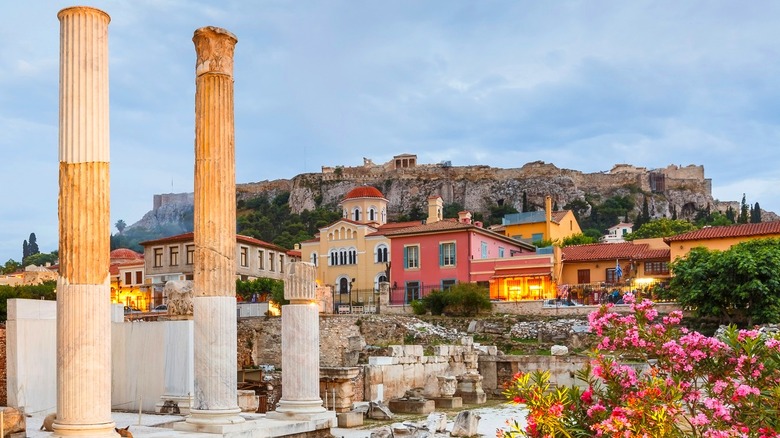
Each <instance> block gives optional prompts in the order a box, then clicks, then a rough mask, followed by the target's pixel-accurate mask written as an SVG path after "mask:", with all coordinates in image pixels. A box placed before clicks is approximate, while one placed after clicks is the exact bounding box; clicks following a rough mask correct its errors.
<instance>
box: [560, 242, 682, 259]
mask: <svg viewBox="0 0 780 438" xmlns="http://www.w3.org/2000/svg"><path fill="white" fill-rule="evenodd" d="M562 254H563V260H564V261H567V262H588V261H598V260H619V259H624V260H625V259H632V260H650V259H664V258H665V259H668V258H669V257H670V250H669V249H651V248H650V245H648V244H646V243H640V244H633V243H631V242H621V243H593V244H590V245H573V246H567V247H564V248H563V249H562Z"/></svg>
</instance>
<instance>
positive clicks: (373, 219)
mask: <svg viewBox="0 0 780 438" xmlns="http://www.w3.org/2000/svg"><path fill="white" fill-rule="evenodd" d="M387 202H388V201H387V199H385V197H384V196H383V195H382V192H380V191H379V190H377V189H376V188H374V187H369V186H361V187H357V188H355V189H353V190H352V191H350V192H349V193H347V195H346V196H345V197H344V199H343V200H342V201H341V204H340V205H341V208H342V212H343V214H342V216H343V217H342V219H339V220H338V221H336V222H334V223H332V224H330V225H328V226H325V227H323V228H320V232H319V235H317V237H315V238H314V239H311V240H308V241H305V242H301V244H300V245H301V248H300V251H301V260H303V261H308V262H311V263H313V264H314V265H315V266H316V267H317V282H318V284H320V285H330V286H333V288H334V293H335V294H337V295H338V296H339V297H338V298H337V299H336V301H339V302H344V301H347V299H345V298H346V297H350V298H348V299H349V300H350V301H362V302H369V301H372V300H373V299H374V298H375V297H374V295H373V293H374V291H377V290H378V288H379V282H380V281H387V280H388V271H389V268H390V240H389V239H388V238H387V237H385V233H386V232H388V231H390V230H396V229H398V228H403V227H408V226H410V225H419V224H420V223H421V222H420V221H415V222H403V223H387Z"/></svg>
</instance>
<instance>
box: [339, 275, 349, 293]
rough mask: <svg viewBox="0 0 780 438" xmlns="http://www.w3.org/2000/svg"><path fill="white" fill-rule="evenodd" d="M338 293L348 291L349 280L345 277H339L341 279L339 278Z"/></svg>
mask: <svg viewBox="0 0 780 438" xmlns="http://www.w3.org/2000/svg"><path fill="white" fill-rule="evenodd" d="M339 293H340V294H348V293H349V280H347V277H341V279H340V280H339Z"/></svg>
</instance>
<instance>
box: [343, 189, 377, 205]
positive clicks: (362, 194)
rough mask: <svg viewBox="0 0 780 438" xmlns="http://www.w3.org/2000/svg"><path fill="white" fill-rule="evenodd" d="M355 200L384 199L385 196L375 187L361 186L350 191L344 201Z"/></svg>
mask: <svg viewBox="0 0 780 438" xmlns="http://www.w3.org/2000/svg"><path fill="white" fill-rule="evenodd" d="M355 198H384V196H383V195H382V192H380V191H379V190H377V189H376V188H375V187H371V186H360V187H355V188H354V189H352V190H350V192H349V193H347V196H345V197H344V200H345V201H346V200H347V199H355Z"/></svg>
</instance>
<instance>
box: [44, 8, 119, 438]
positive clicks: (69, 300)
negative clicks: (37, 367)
mask: <svg viewBox="0 0 780 438" xmlns="http://www.w3.org/2000/svg"><path fill="white" fill-rule="evenodd" d="M57 18H59V20H60V116H59V117H60V118H59V125H60V132H59V161H60V171H59V174H60V177H59V179H60V181H59V183H60V193H59V236H60V240H59V254H60V275H59V278H58V280H57V419H56V420H55V422H54V425H53V429H54V436H61V437H66V436H67V437H70V436H79V437H110V436H111V437H113V436H117V434H116V432H115V431H114V421H113V419H112V418H111V336H108V335H106V334H107V333H109V334H110V333H111V319H110V318H111V288H110V276H109V272H108V266H109V252H110V243H109V236H110V233H111V226H110V211H109V123H108V23H109V21H110V20H111V19H110V17H109V16H108V14H106V13H105V12H103V11H100V10H98V9H94V8H89V7H81V6H79V7H71V8H66V9H63V10H61V11H60V12H59V13H58V14H57Z"/></svg>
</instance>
